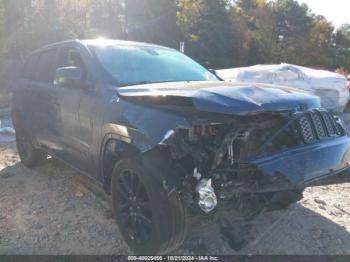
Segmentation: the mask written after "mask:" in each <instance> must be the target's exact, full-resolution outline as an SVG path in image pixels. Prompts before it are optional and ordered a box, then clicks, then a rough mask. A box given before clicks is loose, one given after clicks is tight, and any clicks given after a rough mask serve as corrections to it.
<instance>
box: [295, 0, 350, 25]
mask: <svg viewBox="0 0 350 262" xmlns="http://www.w3.org/2000/svg"><path fill="white" fill-rule="evenodd" d="M297 1H298V2H300V3H306V4H307V5H308V6H309V7H310V9H311V10H312V11H313V13H315V14H317V15H323V16H324V17H326V18H327V19H328V20H330V21H332V22H333V25H334V26H335V27H337V28H338V27H339V26H341V25H342V24H345V23H349V24H350V0H297Z"/></svg>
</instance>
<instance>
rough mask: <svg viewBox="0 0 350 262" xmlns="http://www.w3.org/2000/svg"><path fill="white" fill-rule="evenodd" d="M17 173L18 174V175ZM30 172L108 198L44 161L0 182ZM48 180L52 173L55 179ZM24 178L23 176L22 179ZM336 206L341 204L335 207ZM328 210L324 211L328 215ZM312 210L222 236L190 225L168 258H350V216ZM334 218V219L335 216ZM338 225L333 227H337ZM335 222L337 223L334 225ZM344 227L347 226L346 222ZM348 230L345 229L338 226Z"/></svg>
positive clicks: (299, 209) (235, 226)
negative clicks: (58, 178) (59, 178)
mask: <svg viewBox="0 0 350 262" xmlns="http://www.w3.org/2000/svg"><path fill="white" fill-rule="evenodd" d="M19 170H20V171H19ZM21 172H22V173H23V172H24V173H25V172H30V173H31V175H35V176H52V179H55V176H61V175H65V176H67V177H68V179H71V180H72V182H78V183H80V184H82V185H83V186H84V187H86V188H88V189H89V190H90V191H92V192H93V193H94V194H95V195H96V196H98V197H100V198H102V199H103V200H106V199H109V197H108V196H107V195H106V194H105V193H104V192H103V190H102V189H101V188H100V186H99V185H98V184H97V183H96V182H95V181H94V180H92V179H89V178H87V177H86V176H84V175H81V174H79V173H78V172H76V171H74V170H73V169H71V168H70V167H68V166H67V165H65V164H63V163H61V162H60V161H57V160H55V159H48V160H47V161H46V162H45V163H44V164H43V165H42V166H40V167H38V168H36V169H34V170H30V169H27V168H25V167H24V166H22V165H21V164H20V163H17V164H15V165H13V166H9V167H6V168H4V169H3V170H2V171H1V172H0V182H1V180H3V179H5V180H6V179H10V178H11V177H12V176H19V175H21V174H20V173H21ZM55 172H56V174H54V175H53V173H55ZM22 175H24V174H22ZM4 183H6V182H4ZM340 204H341V203H340ZM327 208H328V209H327ZM318 211H319V210H317V207H316V208H315V210H311V209H309V208H306V207H304V206H303V205H302V203H296V204H293V205H292V206H291V207H290V208H288V209H286V210H280V211H274V212H264V213H262V214H260V215H259V216H258V217H256V218H255V219H253V220H252V221H248V222H234V221H231V222H232V223H231V227H230V234H226V236H223V234H222V232H220V228H219V226H218V223H217V222H213V223H210V224H204V225H203V224H195V225H194V226H191V227H190V228H189V231H188V235H187V238H186V240H185V242H184V244H183V245H182V247H181V248H180V249H178V250H176V251H174V252H172V253H173V254H197V255H205V254H208V255H209V254H211V255H214V254H215V255H228V254H294V255H295V254H328V255H329V254H350V245H349V243H350V233H349V231H348V230H349V229H350V226H349V225H350V210H349V213H347V211H346V210H343V211H344V212H338V213H336V212H335V211H334V209H332V207H331V206H330V207H325V210H323V211H325V212H327V213H330V214H331V213H332V212H333V214H331V215H330V217H332V219H333V218H335V219H334V220H336V221H332V220H331V219H329V218H327V217H325V216H323V215H321V214H320V213H318ZM334 213H335V214H334ZM337 221H338V222H337ZM339 221H340V222H339ZM347 221H348V222H347ZM346 223H348V224H347V226H348V227H347V228H345V227H344V226H342V224H345V225H346Z"/></svg>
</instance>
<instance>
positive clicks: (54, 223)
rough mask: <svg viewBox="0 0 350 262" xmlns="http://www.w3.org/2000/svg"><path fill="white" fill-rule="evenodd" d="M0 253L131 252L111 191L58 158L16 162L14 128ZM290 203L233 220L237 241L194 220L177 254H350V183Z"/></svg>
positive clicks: (1, 181) (6, 159)
mask: <svg viewBox="0 0 350 262" xmlns="http://www.w3.org/2000/svg"><path fill="white" fill-rule="evenodd" d="M0 169H2V170H1V171H0V254H36V255H38V254H40V255H47V254H113V255H115V254H130V250H129V249H128V247H127V246H126V244H125V243H124V242H123V240H122V238H121V236H120V234H119V233H118V229H117V226H116V224H115V222H114V220H113V217H112V211H111V207H110V204H109V200H108V198H107V197H106V196H105V195H104V193H103V192H102V191H101V190H100V189H99V187H97V186H96V185H95V184H94V183H92V182H91V181H89V180H88V179H87V178H85V177H83V176H82V175H80V174H78V173H76V172H75V171H73V170H72V169H70V168H69V167H67V166H65V165H64V164H62V163H60V162H59V161H56V160H54V159H48V160H47V161H46V163H45V164H44V165H43V166H41V167H39V168H36V169H34V170H31V169H27V168H25V167H24V166H22V165H21V164H20V163H19V160H18V156H17V153H16V150H15V142H14V138H13V137H12V136H4V135H2V136H0ZM304 195H305V198H304V199H303V200H302V201H300V202H299V203H296V204H294V205H292V206H291V207H290V208H289V209H287V210H283V211H276V212H270V213H263V214H261V215H259V216H258V217H257V218H256V219H255V220H253V221H251V222H247V223H244V224H243V223H240V224H233V228H234V229H235V230H234V232H235V234H236V236H237V238H236V239H235V242H234V243H232V241H231V242H230V241H229V240H228V239H224V238H223V237H221V234H220V233H219V230H218V227H217V225H216V224H211V225H197V226H194V227H192V228H191V231H190V232H189V234H188V239H187V240H186V241H185V243H184V245H183V246H182V247H181V248H180V249H179V250H177V251H175V252H174V254H200V255H203V254H213V255H214V254H215V255H219V254H237V252H236V251H234V250H233V249H232V248H231V246H237V245H243V249H241V251H239V252H238V253H241V254H350V233H349V230H350V198H349V195H350V183H346V184H341V185H334V186H324V187H315V188H311V189H308V190H307V191H306V192H305V194H304ZM230 244H231V245H230Z"/></svg>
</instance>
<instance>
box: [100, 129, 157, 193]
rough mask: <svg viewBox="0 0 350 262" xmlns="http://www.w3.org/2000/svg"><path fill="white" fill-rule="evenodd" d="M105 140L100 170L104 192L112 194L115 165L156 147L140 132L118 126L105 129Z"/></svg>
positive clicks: (101, 153)
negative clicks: (112, 175) (111, 186)
mask: <svg viewBox="0 0 350 262" xmlns="http://www.w3.org/2000/svg"><path fill="white" fill-rule="evenodd" d="M103 134H104V135H103V139H102V143H101V147H100V153H99V167H100V168H99V170H100V177H101V180H102V182H103V187H104V190H105V191H106V192H107V193H109V192H110V179H111V174H112V171H113V168H114V166H115V164H116V163H117V162H118V161H120V160H122V159H125V158H129V157H132V156H135V155H137V154H140V153H142V152H146V151H148V150H150V149H151V148H152V147H154V145H153V144H152V143H151V142H150V140H149V139H148V138H147V137H146V136H145V135H144V134H142V133H141V132H140V131H138V130H135V129H132V128H128V127H126V126H122V125H117V124H113V123H110V124H107V125H105V126H104V127H103Z"/></svg>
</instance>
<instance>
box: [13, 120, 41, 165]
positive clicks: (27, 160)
mask: <svg viewBox="0 0 350 262" xmlns="http://www.w3.org/2000/svg"><path fill="white" fill-rule="evenodd" d="M16 143H17V151H18V154H19V157H20V159H21V162H22V163H23V165H25V166H26V167H36V166H38V165H39V164H40V163H42V162H43V161H44V160H45V159H46V158H47V154H46V153H45V152H43V151H42V150H40V149H37V148H35V147H34V145H33V139H32V136H31V135H30V134H29V132H27V131H26V130H24V129H23V128H22V127H21V126H20V125H17V126H16Z"/></svg>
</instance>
